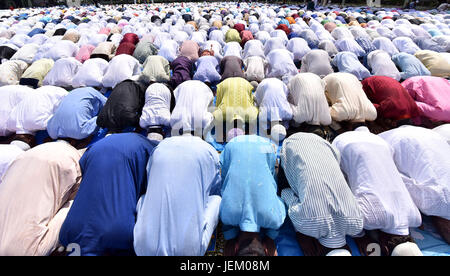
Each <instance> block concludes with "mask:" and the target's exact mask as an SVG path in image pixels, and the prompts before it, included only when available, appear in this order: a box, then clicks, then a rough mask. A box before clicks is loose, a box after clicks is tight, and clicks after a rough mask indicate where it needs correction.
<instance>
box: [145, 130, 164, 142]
mask: <svg viewBox="0 0 450 276" xmlns="http://www.w3.org/2000/svg"><path fill="white" fill-rule="evenodd" d="M147 138H148V139H149V140H152V141H162V140H163V139H164V137H163V136H162V135H161V134H159V133H156V132H150V133H149V134H148V135H147Z"/></svg>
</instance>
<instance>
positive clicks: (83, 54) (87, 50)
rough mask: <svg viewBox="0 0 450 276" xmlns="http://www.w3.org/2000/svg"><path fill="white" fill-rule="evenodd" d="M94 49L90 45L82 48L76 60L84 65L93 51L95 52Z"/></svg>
mask: <svg viewBox="0 0 450 276" xmlns="http://www.w3.org/2000/svg"><path fill="white" fill-rule="evenodd" d="M94 49H95V46H93V45H89V44H87V45H83V46H81V48H80V50H78V53H77V55H76V56H75V59H76V60H78V61H79V62H81V63H84V62H85V61H86V60H88V59H89V58H90V57H91V54H92V51H94Z"/></svg>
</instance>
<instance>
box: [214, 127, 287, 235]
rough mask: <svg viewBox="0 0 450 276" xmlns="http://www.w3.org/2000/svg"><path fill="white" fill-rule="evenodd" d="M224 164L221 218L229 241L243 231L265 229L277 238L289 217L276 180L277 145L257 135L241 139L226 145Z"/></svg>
mask: <svg viewBox="0 0 450 276" xmlns="http://www.w3.org/2000/svg"><path fill="white" fill-rule="evenodd" d="M220 162H221V164H222V179H223V185H222V204H221V206H220V218H221V220H222V222H223V224H224V227H223V230H224V237H225V239H227V240H228V239H232V238H235V237H236V236H237V235H238V232H239V230H241V231H244V232H260V231H261V229H263V230H264V231H266V235H267V236H269V237H270V238H272V239H275V238H276V236H277V230H278V229H279V228H280V227H281V225H282V224H283V222H284V219H285V217H286V208H285V206H284V204H283V202H282V201H281V199H280V198H279V197H278V196H277V184H276V182H275V179H274V175H275V163H276V147H275V145H274V144H273V143H272V142H270V141H269V140H268V139H265V138H262V137H259V136H256V135H246V136H244V135H243V136H238V137H235V138H233V139H232V140H231V141H230V142H229V143H228V144H227V145H226V146H225V150H224V151H223V152H222V154H221V155H220Z"/></svg>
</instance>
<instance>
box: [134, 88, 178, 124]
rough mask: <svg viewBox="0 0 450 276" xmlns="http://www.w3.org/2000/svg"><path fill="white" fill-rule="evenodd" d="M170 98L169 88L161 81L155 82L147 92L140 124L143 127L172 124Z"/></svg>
mask: <svg viewBox="0 0 450 276" xmlns="http://www.w3.org/2000/svg"><path fill="white" fill-rule="evenodd" d="M170 99H171V93H170V90H169V88H167V86H165V85H164V84H161V83H154V84H152V85H150V86H149V87H148V88H147V91H146V92H145V105H144V108H143V109H142V115H141V118H140V120H139V125H140V126H141V127H142V128H144V129H145V128H147V127H151V126H161V127H162V126H170Z"/></svg>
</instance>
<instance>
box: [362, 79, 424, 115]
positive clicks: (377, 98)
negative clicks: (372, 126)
mask: <svg viewBox="0 0 450 276" xmlns="http://www.w3.org/2000/svg"><path fill="white" fill-rule="evenodd" d="M361 83H362V85H363V89H364V92H365V93H366V95H367V97H368V98H369V100H370V101H371V102H372V103H373V105H374V106H375V108H376V109H377V116H378V117H383V118H389V119H394V120H401V119H409V118H415V117H418V116H420V111H419V108H418V107H417V105H416V102H415V101H414V99H413V98H412V97H411V96H410V95H409V93H408V91H406V89H405V88H404V87H403V86H402V85H401V84H400V83H399V82H398V81H396V80H395V79H393V78H390V77H385V76H373V77H369V78H367V79H365V80H363V81H362V82H361Z"/></svg>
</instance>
